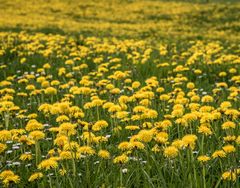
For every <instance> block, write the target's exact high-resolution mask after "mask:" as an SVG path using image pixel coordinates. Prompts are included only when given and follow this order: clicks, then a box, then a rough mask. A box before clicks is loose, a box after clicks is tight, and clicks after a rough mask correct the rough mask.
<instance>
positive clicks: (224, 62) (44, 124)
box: [0, 2, 240, 188]
mask: <svg viewBox="0 0 240 188" xmlns="http://www.w3.org/2000/svg"><path fill="white" fill-rule="evenodd" d="M145 3H146V5H148V2H145ZM10 4H11V3H10ZM143 4H144V3H143ZM170 4H171V3H170ZM34 6H35V5H33V7H34ZM135 6H136V7H138V8H139V6H142V4H140V5H139V4H137V5H135ZM155 6H157V7H158V4H157V2H156V5H155ZM178 6H179V5H178ZM185 6H188V4H185ZM199 6H200V5H199ZM60 7H61V6H60ZM138 8H137V9H136V10H138ZM86 9H87V8H86ZM127 9H129V7H127ZM146 10H148V8H147V9H146ZM177 10H178V9H176V11H177ZM53 11H57V9H56V10H55V9H54V10H53ZM91 11H92V10H91ZM91 11H90V12H91ZM179 11H180V12H181V11H183V10H182V9H181V10H179ZM186 11H187V9H186ZM66 14H67V13H66ZM85 14H88V12H87V11H86V12H85ZM89 14H90V13H89ZM91 14H92V13H91ZM146 14H148V13H146ZM137 15H138V13H137ZM76 16H77V15H76ZM99 16H101V15H99ZM102 16H103V17H104V15H102ZM130 16H132V17H133V18H134V19H136V17H134V14H133V13H132V12H131V14H130ZM176 16H177V15H176ZM0 22H2V18H0ZM3 24H4V23H3ZM13 24H14V23H13ZM31 24H33V23H32V22H31ZM58 24H60V25H61V24H63V23H58ZM43 25H44V23H42V22H41V23H40V26H41V27H42V26H43ZM70 25H71V24H70ZM76 25H78V24H76ZM73 26H75V25H74V24H73ZM76 27H77V26H76ZM139 27H140V26H139ZM93 28H95V27H93ZM126 28H128V26H126ZM184 42H185V43H184V44H185V45H183V46H181V44H178V43H173V42H164V41H161V44H160V45H159V44H158V45H157V47H156V45H155V46H153V45H151V43H149V42H148V41H147V40H140V39H131V40H130V39H117V38H99V37H87V36H82V35H81V36H79V35H74V36H72V35H60V34H44V33H42V32H34V33H28V32H3V31H2V32H0V44H1V45H0V78H1V79H0V120H1V121H0V122H1V123H0V159H1V160H0V187H68V186H70V187H72V188H73V187H79V185H83V187H174V186H178V187H195V186H196V185H198V187H204V188H206V187H219V186H221V185H222V186H223V187H224V186H225V187H234V186H238V185H239V181H240V161H239V158H240V151H239V149H240V121H239V119H240V111H239V110H240V87H239V86H240V56H239V52H240V46H239V44H236V43H232V44H231V45H229V44H228V43H224V42H221V41H215V40H213V41H212V40H211V41H201V40H193V41H185V40H184Z"/></svg>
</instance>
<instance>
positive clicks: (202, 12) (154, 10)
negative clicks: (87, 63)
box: [0, 0, 240, 41]
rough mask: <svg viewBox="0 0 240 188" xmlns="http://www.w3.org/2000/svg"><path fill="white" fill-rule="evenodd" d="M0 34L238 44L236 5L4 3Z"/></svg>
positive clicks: (195, 0) (126, 0)
mask: <svg viewBox="0 0 240 188" xmlns="http://www.w3.org/2000/svg"><path fill="white" fill-rule="evenodd" d="M0 15H1V16H0V30H1V31H21V30H27V31H30V32H33V31H39V32H44V33H60V34H63V33H65V34H66V33H71V34H82V35H84V36H95V37H109V36H110V37H118V38H140V39H148V40H151V41H155V40H156V39H157V40H166V41H169V40H172V39H173V40H179V39H204V40H209V39H210V40H212V39H217V40H223V41H239V39H240V35H239V34H238V33H239V31H240V2H239V1H238V0H229V1H228V0H188V1H187V0H185V1H184V0H182V1H180V0H178V1H177V0H176V1H171V0H169V1H167V0H165V1H163V0H162V1H157V0H155V1H154V0H152V1H151V0H148V1H141V0H104V1H96V0H88V1H86V0H80V1H79V0H39V1H34V0H28V1H20V0H12V1H5V0H0Z"/></svg>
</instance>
